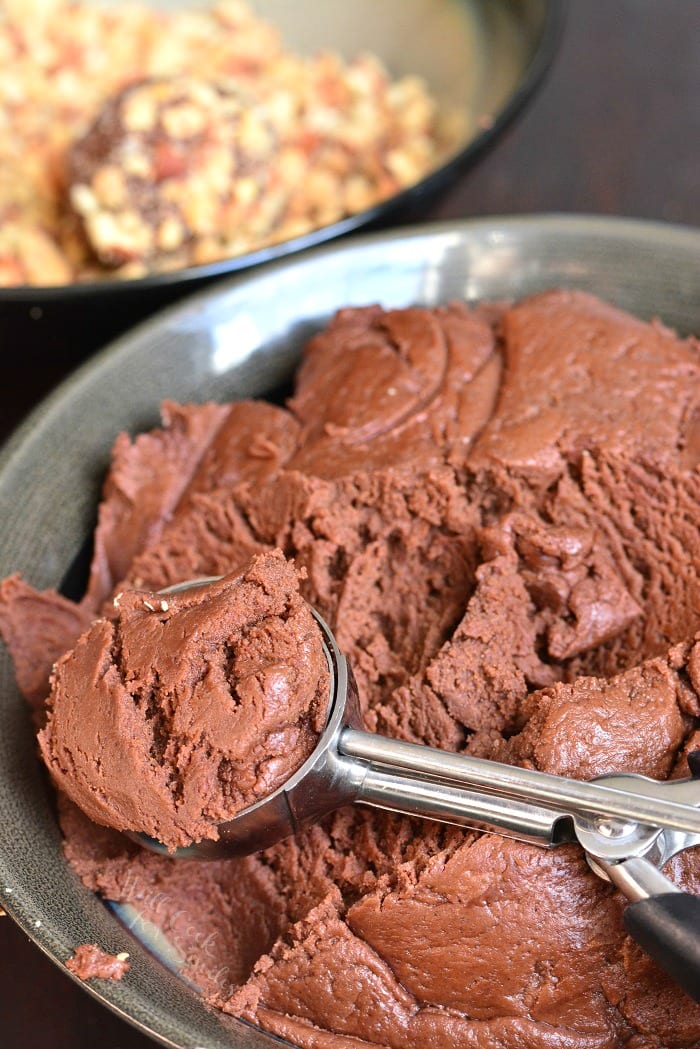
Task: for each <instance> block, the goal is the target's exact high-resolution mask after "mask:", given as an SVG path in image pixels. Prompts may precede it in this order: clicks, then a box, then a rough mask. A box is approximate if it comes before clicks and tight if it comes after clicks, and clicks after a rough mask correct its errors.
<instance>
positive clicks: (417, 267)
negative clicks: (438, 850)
mask: <svg viewBox="0 0 700 1049" xmlns="http://www.w3.org/2000/svg"><path fill="white" fill-rule="evenodd" d="M552 286H567V287H579V288H581V289H583V290H585V291H590V292H592V293H594V294H597V295H601V296H603V297H604V298H606V299H608V300H609V301H611V302H614V303H616V304H617V305H620V306H622V307H624V308H625V309H629V310H632V311H633V312H635V313H637V314H638V315H639V316H641V317H644V318H650V317H653V316H659V317H662V318H663V319H664V321H665V322H666V323H667V324H669V325H672V326H674V327H676V328H678V329H679V330H680V331H681V332H683V333H688V332H693V331H694V332H700V298H699V297H698V293H697V289H698V288H699V287H700V233H699V232H698V231H696V230H690V229H683V228H680V227H673V226H668V225H663V224H658V223H646V222H635V221H631V220H626V219H606V218H586V217H583V216H544V217H543V216H534V217H524V218H490V219H480V220H472V221H465V222H462V223H453V224H450V225H449V226H433V227H422V228H414V229H408V230H403V231H400V232H399V233H392V234H383V235H373V236H370V237H363V238H361V239H360V238H358V239H357V240H355V241H346V242H343V243H341V244H337V245H334V246H332V247H331V248H325V249H322V250H320V251H318V252H316V253H314V254H309V255H307V256H304V257H300V258H298V259H295V260H292V261H290V262H285V263H279V264H277V265H275V266H273V267H269V268H268V269H265V270H261V271H259V272H256V273H253V274H249V275H248V276H247V277H246V278H244V279H240V278H239V279H237V280H234V281H230V282H227V283H225V284H222V285H219V286H217V287H215V288H213V289H211V290H209V291H206V292H204V293H200V294H198V295H197V296H196V297H194V298H192V299H191V300H190V301H188V302H185V303H183V304H181V305H179V306H177V307H174V308H171V309H170V310H168V311H167V312H166V313H163V314H161V315H160V316H159V317H157V318H155V319H153V320H152V321H149V322H147V323H146V324H144V325H142V326H141V327H140V328H138V329H136V330H135V331H133V332H132V333H131V334H129V335H128V336H125V337H124V338H122V339H120V340H119V341H118V342H117V343H114V344H113V345H112V346H111V347H110V348H109V349H107V350H105V351H104V352H103V353H101V354H100V355H98V356H97V357H95V358H93V360H91V361H90V362H89V363H88V364H87V365H85V366H84V367H83V368H82V369H81V370H80V371H78V372H77V373H76V374H75V375H74V376H73V377H72V378H71V379H69V380H68V381H67V382H66V383H64V384H63V385H62V386H61V387H60V388H59V389H58V390H57V391H56V393H54V394H53V395H52V396H51V397H50V398H48V399H47V400H46V401H45V402H44V404H43V405H42V406H41V407H40V408H39V409H37V411H35V412H34V413H33V415H32V416H31V417H30V419H29V420H28V421H27V422H26V423H25V425H24V426H23V427H22V428H21V429H20V430H19V431H18V432H17V434H16V436H15V437H14V438H13V440H12V441H11V442H10V443H9V444H8V445H6V447H5V448H4V449H3V452H2V455H1V456H0V513H1V514H2V520H3V542H2V544H1V545H0V576H5V575H8V574H10V573H11V572H14V571H20V572H22V573H23V574H24V575H25V577H26V578H27V579H28V580H29V581H30V582H31V583H33V584H34V585H35V586H38V587H54V586H55V587H61V586H62V584H63V581H64V580H65V579H66V577H67V576H68V577H69V579H70V581H69V584H68V587H69V592H70V593H71V594H72V595H73V596H76V597H77V596H79V595H80V589H81V580H80V577H79V575H78V576H77V577H76V576H75V572H74V571H71V566H73V565H74V563H76V560H77V561H78V562H79V561H80V557H81V551H82V550H83V547H84V544H85V539H86V536H88V535H89V534H90V531H91V529H92V527H93V524H94V514H95V506H96V502H97V499H98V495H99V490H100V485H101V483H102V477H103V475H104V470H105V467H106V464H107V462H108V459H109V450H110V448H111V445H112V443H113V441H114V438H115V437H116V435H117V434H118V433H119V432H120V431H122V430H128V431H130V432H132V433H133V432H137V431H138V430H140V429H143V428H144V427H147V426H151V425H153V424H154V423H155V422H156V421H157V419H158V404H159V403H160V401H161V400H162V399H163V398H165V397H172V398H175V399H180V400H183V401H187V400H205V399H207V398H213V399H218V400H223V399H227V398H229V399H230V398H242V397H249V396H253V397H255V396H261V395H264V394H266V393H268V392H269V391H271V390H274V389H275V388H276V387H278V386H279V385H280V383H282V382H285V381H287V380H288V379H289V376H290V375H291V373H292V371H293V369H294V367H295V364H296V362H297V360H298V354H299V348H300V346H301V344H302V343H303V342H304V341H305V339H306V338H307V337H308V336H309V335H310V334H312V333H313V332H314V331H317V330H318V328H319V327H320V326H321V325H322V324H323V323H324V322H325V320H326V319H327V318H328V316H329V314H330V313H331V312H332V311H333V310H335V309H337V308H339V307H341V306H344V305H348V304H366V303H368V302H376V301H379V302H381V303H383V304H384V305H385V306H388V307H392V306H394V307H396V306H405V305H409V304H412V303H420V304H425V305H434V304H435V303H438V302H445V301H447V300H448V299H450V298H467V299H470V300H476V299H480V298H518V297H520V296H523V295H526V294H530V293H532V292H535V291H540V290H542V289H543V288H546V287H552ZM0 717H1V718H2V725H3V731H2V733H0V899H1V900H2V901H3V906H4V908H5V909H6V910H7V911H8V913H9V914H10V915H11V916H12V917H13V918H14V919H15V920H16V921H17V922H18V923H19V924H20V925H21V927H22V929H23V930H24V931H25V932H26V934H27V935H28V936H29V937H31V938H32V939H33V940H34V941H35V942H36V943H37V945H38V946H39V947H40V948H41V950H43V951H44V952H45V953H46V954H47V955H49V956H50V957H51V958H52V959H54V960H55V961H56V963H57V964H58V965H60V966H62V965H63V962H64V961H65V959H66V958H67V957H68V956H69V955H70V954H71V953H72V951H73V949H74V948H75V946H76V945H77V944H79V943H100V944H101V945H102V946H104V947H105V948H106V949H108V950H113V951H115V952H116V951H119V950H122V949H127V950H128V951H129V953H130V955H131V959H132V962H133V965H132V970H131V972H130V973H129V974H128V977H127V978H126V979H125V980H124V981H123V982H122V983H119V984H102V983H96V984H95V985H94V986H91V987H87V986H86V987H85V990H86V993H89V994H92V995H93V996H94V997H96V998H98V999H100V1000H101V1001H102V1002H104V1003H105V1004H106V1005H108V1006H109V1007H110V1008H111V1009H113V1010H115V1011H116V1012H118V1013H119V1014H120V1015H122V1016H124V1017H125V1018H127V1019H129V1020H130V1021H131V1022H132V1023H134V1024H136V1025H137V1026H139V1027H140V1028H142V1029H143V1030H144V1031H146V1032H147V1033H149V1034H150V1035H151V1036H152V1037H154V1038H155V1039H156V1040H157V1041H159V1042H160V1043H161V1044H163V1045H168V1046H174V1047H177V1049H192V1047H194V1046H206V1047H207V1049H253V1047H260V1049H262V1047H266V1049H271V1047H272V1046H274V1045H279V1042H278V1041H277V1040H276V1039H273V1038H271V1037H269V1036H267V1035H264V1034H262V1033H261V1032H259V1031H256V1030H253V1029H251V1028H249V1027H247V1026H246V1025H244V1024H241V1023H238V1022H236V1021H233V1020H231V1019H227V1018H226V1017H224V1016H222V1015H220V1014H218V1013H216V1012H213V1011H212V1010H210V1009H208V1008H207V1007H206V1006H205V1005H204V1004H203V1003H202V1002H201V1000H200V999H199V998H198V996H197V995H196V994H195V993H194V992H193V991H192V989H191V988H190V987H188V986H187V985H186V984H185V983H184V982H183V981H182V980H180V979H178V977H177V976H176V975H174V974H173V973H172V972H170V971H169V970H168V969H166V968H165V966H162V965H160V964H159V963H158V961H157V960H155V958H154V955H153V954H152V953H151V952H150V950H149V949H147V948H146V947H145V946H143V945H142V943H141V942H140V941H139V939H138V938H137V937H136V936H135V935H133V934H131V933H129V932H128V931H127V930H126V928H125V927H124V926H123V925H121V924H120V922H119V921H118V920H117V918H116V917H115V916H114V914H113V913H112V912H111V911H110V910H109V909H108V908H107V907H105V906H104V904H103V903H102V902H101V901H100V900H99V899H98V898H97V897H96V896H94V895H93V893H91V892H90V891H89V890H88V889H86V888H85V887H84V886H83V885H82V884H81V883H80V882H79V880H78V879H77V878H76V877H75V875H74V874H73V872H72V871H71V870H70V868H69V867H68V865H67V863H66V861H65V858H64V855H63V852H62V847H61V836H60V833H59V831H58V827H57V824H56V820H55V813H54V807H53V796H52V791H51V790H50V788H49V786H48V783H47V781H46V779H45V777H44V776H43V775H42V772H41V769H40V766H39V763H38V762H37V760H36V754H35V746H34V738H33V732H32V725H31V721H30V718H29V715H28V713H27V710H26V707H25V704H24V702H23V700H22V698H21V696H20V695H19V692H18V690H17V686H16V684H15V679H14V673H13V670H12V667H11V665H10V661H9V658H8V656H7V654H6V652H5V651H4V649H0ZM533 891H536V887H533ZM38 921H40V922H41V925H40V926H37V925H36V923H37V922H38ZM135 928H136V929H137V930H138V929H139V928H140V926H139V925H138V924H136V925H135ZM125 944H127V945H128V946H126V947H125Z"/></svg>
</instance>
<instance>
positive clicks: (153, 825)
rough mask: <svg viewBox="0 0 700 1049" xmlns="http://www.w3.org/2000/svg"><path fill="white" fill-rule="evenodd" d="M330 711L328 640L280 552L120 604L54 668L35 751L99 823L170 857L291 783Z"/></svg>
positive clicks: (126, 598)
mask: <svg viewBox="0 0 700 1049" xmlns="http://www.w3.org/2000/svg"><path fill="white" fill-rule="evenodd" d="M328 698H329V674H328V666H327V662H326V657H325V653H324V649H323V644H322V640H321V634H320V631H319V629H318V627H317V625H316V622H315V620H314V618H313V616H312V614H311V611H310V610H309V608H308V606H307V605H306V604H305V602H304V601H303V599H302V598H301V596H300V594H299V585H298V577H297V573H296V572H295V570H294V568H293V567H292V566H291V565H290V564H288V563H287V562H286V561H285V559H284V557H283V556H282V554H281V553H279V552H273V553H269V554H262V555H260V556H258V557H256V558H254V559H253V561H252V562H251V563H250V565H249V566H248V568H247V569H246V571H245V572H244V573H243V574H242V575H239V576H228V577H226V578H225V579H223V580H221V581H220V582H218V583H215V584H212V585H209V586H204V587H199V588H196V589H192V590H188V591H186V592H184V593H180V594H175V595H168V596H167V597H164V596H163V595H162V594H157V593H156V594H153V593H148V592H137V591H131V592H127V593H124V594H122V595H120V596H119V597H118V598H117V599H116V600H115V616H114V619H113V620H108V619H100V620H98V621H96V622H95V623H93V625H92V626H91V627H90V629H89V630H87V631H86V632H85V633H84V634H83V635H82V637H81V638H80V640H79V641H78V643H77V645H76V646H75V648H74V649H73V650H72V651H71V652H69V653H68V654H67V655H65V656H64V657H63V658H62V659H61V660H60V661H59V662H58V664H57V665H56V669H55V672H54V675H53V678H52V688H51V696H50V700H49V717H48V721H47V724H46V726H45V728H44V729H43V730H42V732H41V733H40V735H39V743H40V746H41V752H42V754H43V757H44V760H45V761H46V764H47V765H48V767H49V769H50V771H51V774H52V776H53V777H54V780H55V781H56V783H57V784H58V786H59V787H60V788H61V789H62V790H64V791H65V793H66V794H67V795H68V796H69V797H70V798H71V799H72V800H73V801H74V802H75V803H76V804H77V805H79V806H80V808H81V809H82V810H83V811H84V812H85V813H86V814H87V815H88V816H89V817H90V818H91V819H93V820H95V821H96V822H97V823H101V824H104V825H105V826H109V827H114V828H116V829H117V830H122V831H123V830H130V831H139V832H143V833H145V834H148V835H150V836H151V837H154V838H157V839H158V840H159V841H161V842H163V843H164V844H165V845H167V846H168V848H170V849H174V848H176V847H178V846H184V845H188V844H190V843H191V842H192V841H198V840H201V839H202V838H216V837H217V825H218V824H219V823H221V822H223V821H225V820H228V819H231V818H232V817H233V816H234V815H235V814H236V813H237V812H239V811H240V810H241V809H243V808H245V807H246V806H248V805H250V804H252V803H254V802H255V801H257V800H258V799H259V798H261V797H263V796H264V795H266V794H269V793H270V792H271V791H273V790H275V789H276V788H277V787H278V786H280V785H281V784H282V783H283V782H284V781H285V780H286V779H288V777H289V776H290V775H291V774H292V773H293V772H295V771H296V769H297V768H299V766H300V765H301V764H302V763H303V761H304V760H305V759H306V758H307V757H308V756H309V754H310V753H311V752H312V750H313V749H314V746H315V745H316V742H317V739H318V735H319V733H320V732H321V731H322V729H323V726H324V724H325V716H326V709H327V705H328Z"/></svg>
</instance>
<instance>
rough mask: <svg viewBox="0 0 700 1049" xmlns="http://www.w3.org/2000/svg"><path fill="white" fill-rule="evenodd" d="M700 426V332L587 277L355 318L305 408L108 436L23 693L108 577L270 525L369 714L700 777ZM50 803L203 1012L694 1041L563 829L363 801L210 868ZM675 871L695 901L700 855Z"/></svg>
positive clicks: (452, 746)
mask: <svg viewBox="0 0 700 1049" xmlns="http://www.w3.org/2000/svg"><path fill="white" fill-rule="evenodd" d="M699 418H700V353H699V352H698V347H697V345H696V343H695V342H694V341H693V340H682V339H680V338H678V337H677V336H676V335H674V333H673V332H670V331H668V330H667V329H665V328H664V327H663V326H662V325H661V324H659V323H656V322H655V323H653V324H645V323H643V322H641V321H639V320H637V319H635V318H633V317H630V316H629V315H628V314H626V313H624V312H622V311H620V310H618V309H615V308H614V307H612V306H609V305H606V304H604V303H601V302H599V301H598V300H596V299H593V298H592V297H590V296H588V295H584V294H581V293H577V292H573V291H552V292H548V293H545V294H542V295H538V296H534V297H532V298H529V299H526V300H524V301H523V302H520V303H518V304H515V305H507V304H499V305H496V306H488V307H487V306H484V305H482V306H479V307H476V308H468V307H467V306H465V305H463V304H450V305H446V306H443V307H439V308H436V309H430V310H428V309H421V308H412V309H406V310H383V309H381V308H380V307H378V306H369V307H367V308H364V309H349V310H342V311H340V313H339V314H338V315H337V316H336V317H335V318H333V319H332V320H331V321H330V323H329V324H328V326H327V327H326V328H325V330H324V331H323V332H321V333H319V334H318V335H317V336H316V337H315V338H314V339H312V340H311V342H310V344H309V346H308V348H307V350H306V352H305V355H304V359H303V362H302V366H301V368H300V370H299V374H298V376H297V382H296V387H295V390H294V395H293V397H292V398H291V399H290V401H289V402H288V404H287V406H286V407H284V408H283V407H274V406H271V405H264V404H262V403H256V402H241V403H240V404H234V405H231V406H226V407H221V406H217V405H202V406H174V405H168V406H166V410H165V413H164V425H163V427H162V429H160V430H156V431H154V432H153V433H151V434H148V435H142V436H141V437H138V438H136V440H135V441H133V442H132V441H130V440H129V439H128V438H127V437H125V436H123V437H121V438H120V439H119V442H118V444H117V447H116V449H115V458H114V464H113V469H112V471H111V473H110V477H109V478H108V481H107V485H106V488H105V500H104V502H103V504H102V506H101V509H100V517H99V525H98V530H97V536H96V546H95V558H94V561H93V571H92V577H91V584H90V589H89V592H88V594H87V596H86V598H85V600H84V601H83V603H82V604H81V606H80V607H79V608H78V609H77V610H76V611H75V613H74V616H73V618H72V619H71V617H70V615H69V610H70V608H71V607H72V606H70V604H69V603H68V602H65V603H63V599H59V598H57V596H56V595H54V594H47V595H41V594H34V593H33V592H32V591H31V589H30V588H29V587H28V585H27V584H25V583H23V582H22V581H20V580H16V579H14V580H12V581H8V582H6V583H5V584H4V587H3V589H2V590H0V626H1V627H2V630H3V634H4V636H5V637H6V638H7V639H8V640H9V643H10V645H11V647H12V648H13V650H15V651H16V653H17V657H18V659H19V660H21V668H22V679H23V681H25V682H27V683H28V684H29V685H30V686H31V688H30V691H32V692H33V694H34V695H35V696H36V695H38V694H39V693H40V691H41V681H42V679H43V680H44V681H45V680H46V673H47V658H48V657H49V656H50V658H51V659H55V658H57V657H60V656H61V654H62V652H63V651H65V649H66V648H68V647H70V645H72V644H74V642H75V639H76V638H77V636H78V634H80V632H81V630H83V629H84V623H85V621H86V619H89V618H90V617H91V616H94V615H95V614H96V613H97V612H98V611H99V610H100V609H102V610H103V611H104V612H105V613H106V614H107V615H111V614H112V613H111V611H110V609H111V600H110V598H111V597H112V596H113V595H114V594H115V593H118V592H119V591H120V590H123V589H124V588H125V587H127V586H128V587H131V588H133V587H141V588H147V589H149V590H151V591H153V590H157V589H158V588H160V587H163V586H167V585H168V584H171V583H176V582H178V581H180V580H182V579H185V578H191V577H193V576H197V575H203V574H223V573H227V574H228V573H236V572H241V571H244V570H245V566H246V565H247V564H249V562H250V560H251V558H253V557H256V556H260V554H261V552H263V551H271V550H274V549H276V548H278V549H280V550H281V551H282V552H283V553H284V555H285V556H286V557H289V558H294V560H295V562H296V565H297V567H298V568H299V569H300V570H303V572H304V575H303V578H302V579H301V583H300V587H301V592H302V594H303V596H304V597H305V598H306V600H307V601H309V602H310V603H312V604H313V605H314V606H316V607H317V608H318V609H319V611H320V612H321V613H322V614H323V615H324V617H325V618H327V620H328V621H329V623H330V624H331V626H332V628H333V630H334V632H335V634H336V637H337V638H338V640H339V643H340V645H341V647H342V649H343V650H344V651H345V652H346V654H347V655H348V657H349V659H350V661H351V663H352V665H353V667H354V669H355V673H356V676H357V680H358V687H359V691H360V700H361V705H362V712H363V717H364V722H365V725H366V726H367V728H369V729H371V730H373V731H379V732H382V733H385V734H388V735H391V736H395V737H398V738H401V739H406V740H410V741H413V742H422V743H429V744H431V745H433V746H437V747H441V748H443V749H446V750H452V751H457V752H467V753H470V754H474V755H477V756H481V757H487V758H495V759H497V760H500V761H506V762H511V763H514V764H520V765H524V766H526V767H534V768H538V769H542V770H544V771H547V772H554V773H560V774H564V775H567V776H573V777H580V778H588V777H590V776H595V775H599V774H602V773H606V772H610V771H612V770H620V769H625V770H626V771H630V772H637V773H640V774H644V775H648V776H653V777H657V778H664V777H667V776H683V775H688V763H687V759H688V755H689V754H690V753H691V752H692V751H694V750H695V749H698V747H699V746H700V611H699V610H700V471H699V470H698V468H697V466H698V458H699V456H698V452H699V450H700V446H699V445H698V435H697V420H698V419H699ZM30 595H31V597H30ZM130 600H131V599H130ZM30 601H31V604H30V603H29V602H30ZM30 607H31V609H32V610H33V611H32V614H33V616H35V617H36V619H35V622H36V628H35V629H32V628H31V619H30V618H29V617H28V616H27V615H26V614H24V615H23V613H26V610H27V609H28V608H30ZM141 615H143V616H146V613H143V612H142V613H141ZM148 615H149V616H151V615H154V616H155V619H156V620H158V618H159V613H158V612H155V613H153V614H151V613H148ZM146 621H147V622H150V619H147V620H146ZM20 623H21V624H22V626H23V627H24V625H25V624H27V623H29V624H30V625H29V628H28V629H22V630H20V629H19V624H20ZM52 623H53V624H55V628H54V629H53V631H52V629H50V625H51V624H52ZM71 624H72V625H71ZM71 629H72V630H73V636H72V637H71V636H70V632H71ZM93 629H94V628H93ZM60 646H62V648H61V647H60ZM47 649H48V655H47ZM46 688H47V690H48V685H46ZM78 800H79V799H78ZM59 813H60V820H61V827H62V829H63V833H64V835H65V843H66V844H65V848H66V855H67V857H68V860H69V862H70V863H71V865H72V866H73V867H74V869H75V870H76V871H77V872H78V874H79V875H80V877H81V878H82V879H83V881H84V882H85V884H86V885H88V886H89V887H90V888H92V889H94V890H95V891H97V892H99V893H101V894H102V895H103V896H105V897H106V898H108V899H112V900H119V901H121V902H123V903H129V904H132V905H133V906H134V907H136V908H137V909H138V912H139V913H140V914H141V915H143V916H144V917H145V918H147V919H148V920H150V921H153V922H155V923H156V924H157V925H158V927H159V928H161V929H162V930H163V931H164V933H165V934H166V935H167V936H168V937H169V938H170V939H171V941H172V942H173V943H174V944H175V945H176V947H177V950H178V953H179V954H180V955H181V956H182V957H183V959H184V965H183V974H184V975H185V976H186V977H187V978H188V979H190V980H191V981H192V982H193V983H194V984H196V986H198V987H199V989H200V990H201V993H202V994H203V995H204V996H205V998H206V999H207V1001H209V1002H210V1003H212V1004H214V1005H216V1006H218V1007H219V1008H221V1009H223V1010H225V1011H226V1012H227V1013H230V1014H231V1015H234V1016H240V1017H244V1018H245V1019H247V1020H248V1021H250V1022H252V1023H254V1024H257V1025H258V1026H260V1027H262V1028H264V1029H265V1030H267V1031H270V1032H272V1033H274V1034H276V1035H278V1036H279V1037H284V1038H287V1039H288V1040H289V1041H291V1042H292V1043H294V1044H296V1045H298V1046H302V1047H307V1049H366V1047H370V1046H376V1045H378V1046H382V1047H390V1049H419V1047H420V1049H422V1047H423V1046H431V1047H433V1046H435V1047H437V1049H443V1047H444V1049H448V1047H449V1049H452V1047H455V1046H460V1047H464V1049H697V1047H698V1046H700V1007H698V1006H697V1005H694V1004H693V1003H692V1002H690V1001H689V1000H688V999H686V998H684V996H683V994H682V993H681V992H680V991H679V990H678V988H677V987H675V986H674V985H673V984H672V983H671V982H670V981H669V980H668V979H667V978H666V977H665V976H664V975H663V974H662V973H660V972H659V971H658V970H656V969H655V967H654V965H653V963H652V962H651V961H650V960H649V959H648V958H647V957H646V956H645V955H644V954H643V953H642V952H641V951H640V950H639V949H638V948H637V947H636V945H635V944H634V943H633V942H632V941H630V940H629V938H628V937H626V935H625V933H624V930H623V926H622V922H621V915H622V910H623V907H624V901H623V900H622V899H621V898H620V897H619V896H618V895H617V894H616V893H615V892H614V891H613V890H612V888H611V887H610V886H609V885H606V884H605V883H604V882H602V881H601V880H600V879H598V878H596V877H595V875H594V874H593V873H592V872H591V871H590V870H589V869H588V867H587V865H586V863H585V860H584V858H583V856H582V853H581V851H580V850H579V849H577V848H576V847H574V846H567V847H565V848H557V849H555V850H552V851H551V852H549V851H545V850H541V849H537V848H536V847H534V846H529V845H526V844H524V843H519V842H515V841H508V840H506V839H503V838H500V837H498V836H496V835H484V834H478V833H477V832H474V831H471V832H465V831H462V830H460V829H458V828H456V827H449V826H445V825H441V824H432V823H428V822H421V821H418V820H411V819H408V818H405V817H401V816H398V815H394V814H391V813H382V812H378V811H373V810H371V809H364V808H362V807H360V806H354V807H350V808H348V809H344V810H341V811H339V812H336V813H334V814H333V815H331V816H329V817H328V818H326V819H325V820H324V821H323V822H322V823H321V824H319V825H317V826H313V827H309V828H306V829H305V830H304V831H303V832H302V833H300V834H299V835H297V836H296V837H295V838H293V839H289V840H287V841H284V842H281V843H279V844H278V845H276V846H275V847H274V848H271V849H268V850H267V851H266V852H265V853H262V854H260V855H257V856H249V857H246V858H245V859H241V860H230V861H217V862H216V863H210V864H201V863H195V862H193V861H175V860H172V859H168V858H167V857H161V856H154V855H151V854H149V853H146V852H144V851H143V850H141V849H140V848H139V847H138V845H136V844H135V843H134V842H132V841H129V840H127V839H125V838H124V837H123V836H122V835H120V834H119V833H118V832H116V831H115V830H113V829H109V828H105V827H99V826H96V825H95V824H94V823H92V822H91V821H90V819H88V817H87V816H86V815H84V813H82V812H81V811H80V810H79V809H78V808H76V806H75V805H74V804H73V803H72V802H70V801H69V800H68V799H67V798H66V797H65V795H61V796H60V797H59ZM666 871H667V873H668V874H669V876H670V877H671V878H673V880H674V881H675V882H676V883H677V884H678V885H679V886H681V887H683V888H685V889H687V890H688V891H691V892H700V858H699V857H698V854H697V851H689V852H686V853H683V854H682V855H680V856H678V857H676V858H675V859H674V860H673V861H672V862H671V863H670V864H669V865H668V867H667V868H666ZM203 942H204V943H206V944H207V945H208V947H207V949H206V950H205V949H203V948H202V943H203Z"/></svg>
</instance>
